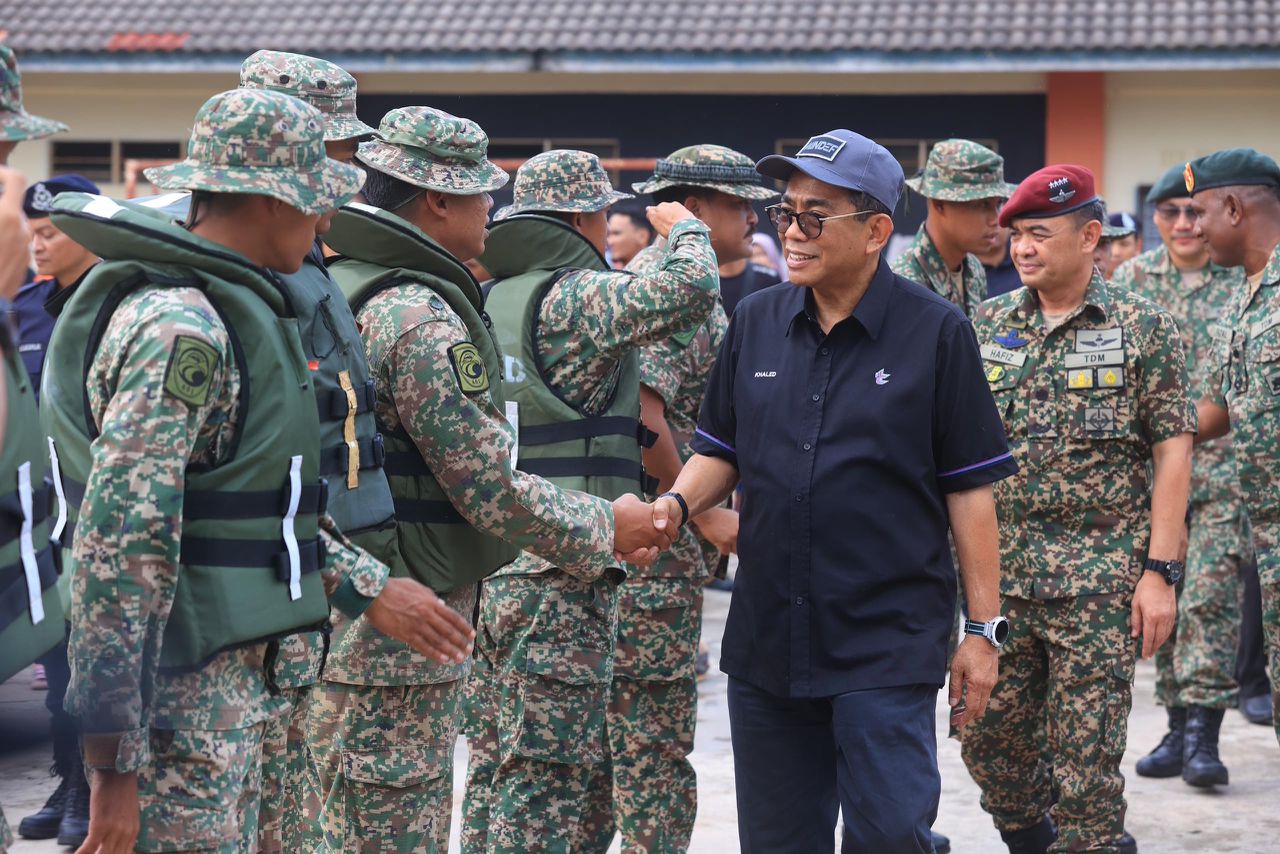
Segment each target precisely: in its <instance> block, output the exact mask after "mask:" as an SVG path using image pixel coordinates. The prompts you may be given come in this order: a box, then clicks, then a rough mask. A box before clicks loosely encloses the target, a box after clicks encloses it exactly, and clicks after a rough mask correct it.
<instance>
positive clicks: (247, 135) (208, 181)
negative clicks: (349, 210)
mask: <svg viewBox="0 0 1280 854" xmlns="http://www.w3.org/2000/svg"><path fill="white" fill-rule="evenodd" d="M145 174H146V176H147V180H148V181H150V182H151V183H152V184H154V185H155V186H157V187H159V188H160V189H162V190H207V191H209V192H213V193H250V194H252V195H258V196H270V197H271V198H273V199H279V200H280V201H282V202H285V203H287V204H289V205H292V206H293V207H295V208H297V209H298V210H300V211H302V212H303V213H308V214H318V213H324V212H326V211H330V210H333V209H334V208H338V207H341V206H342V205H344V204H346V203H347V202H348V201H350V200H351V199H352V198H353V197H354V196H355V194H356V193H358V192H359V191H360V187H361V186H363V185H364V173H363V172H361V171H360V170H359V169H357V168H356V167H354V166H349V165H347V164H346V163H339V162H338V161H337V160H331V159H329V157H327V156H326V155H325V151H324V118H323V116H321V115H320V111H319V110H317V109H316V108H315V107H312V106H309V105H307V104H304V103H303V102H302V101H299V100H298V99H297V98H293V97H290V96H289V95H285V94H283V93H280V92H270V91H266V90H259V89H232V90H231V91H230V92H222V93H221V94H218V95H214V96H213V97H212V98H210V99H209V100H208V101H205V102H204V106H202V107H201V108H200V112H198V113H196V120H195V126H194V127H192V128H191V141H190V142H189V143H188V144H187V159H186V160H183V161H181V162H179V163H174V164H172V165H170V166H157V167H155V168H152V169H148V170H146V172H145Z"/></svg>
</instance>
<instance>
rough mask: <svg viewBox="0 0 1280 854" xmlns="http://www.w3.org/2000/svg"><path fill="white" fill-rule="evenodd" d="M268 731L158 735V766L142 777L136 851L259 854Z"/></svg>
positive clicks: (154, 750)
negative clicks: (247, 853) (251, 853)
mask: <svg viewBox="0 0 1280 854" xmlns="http://www.w3.org/2000/svg"><path fill="white" fill-rule="evenodd" d="M265 730H266V724H265V723H261V724H256V725H255V726H251V727H245V728H243V729H228V730H183V729H179V730H165V729H152V730H151V734H150V739H151V762H150V763H149V764H148V765H145V766H143V767H142V769H140V770H139V771H138V805H139V807H140V809H141V820H142V827H141V830H140V832H139V834H138V841H137V843H136V846H135V847H136V850H138V851H145V852H153V851H154V852H159V851H189V852H197V851H198V852H217V854H234V852H240V851H253V850H254V849H255V847H256V845H257V841H258V809H259V806H260V804H261V802H262V751H263V733H264V732H265Z"/></svg>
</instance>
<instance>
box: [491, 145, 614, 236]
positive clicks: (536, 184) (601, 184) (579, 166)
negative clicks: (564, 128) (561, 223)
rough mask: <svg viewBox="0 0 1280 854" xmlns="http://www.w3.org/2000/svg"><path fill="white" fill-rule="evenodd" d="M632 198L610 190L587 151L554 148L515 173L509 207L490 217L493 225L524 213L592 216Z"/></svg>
mask: <svg viewBox="0 0 1280 854" xmlns="http://www.w3.org/2000/svg"><path fill="white" fill-rule="evenodd" d="M632 198H635V197H634V196H632V195H631V194H630V193H622V192H619V191H617V190H615V189H614V188H613V182H612V181H610V180H609V173H608V172H606V171H604V165H603V164H602V163H601V162H600V158H599V157H596V156H595V155H594V154H591V153H589V152H586V151H570V150H568V149H555V150H553V151H544V152H542V153H541V154H537V155H534V156H533V157H530V158H529V159H528V160H526V161H525V163H524V165H522V166H521V167H520V169H519V170H518V171H517V172H516V188H515V193H514V196H513V198H512V202H511V204H509V205H507V206H506V207H505V208H502V209H500V210H498V211H497V212H496V213H494V215H493V219H494V221H495V222H497V221H498V220H502V219H506V218H507V217H509V216H511V215H513V214H518V213H524V212H525V211H557V212H561V213H594V212H596V211H602V210H604V209H605V208H607V207H609V206H610V205H612V204H613V203H614V202H620V201H622V200H623V199H632Z"/></svg>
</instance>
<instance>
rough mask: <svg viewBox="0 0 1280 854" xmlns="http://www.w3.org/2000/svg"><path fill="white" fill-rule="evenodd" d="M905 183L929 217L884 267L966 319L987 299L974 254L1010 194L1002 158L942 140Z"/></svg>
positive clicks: (991, 233) (986, 241)
mask: <svg viewBox="0 0 1280 854" xmlns="http://www.w3.org/2000/svg"><path fill="white" fill-rule="evenodd" d="M906 184H907V186H908V187H910V188H911V189H913V190H915V191H916V192H917V193H919V194H920V195H922V196H924V197H925V199H926V200H927V201H926V204H927V205H928V209H929V212H928V215H927V216H926V218H925V221H924V222H923V223H921V224H920V230H919V231H917V232H916V236H915V239H914V240H912V241H911V245H910V246H908V247H907V248H906V250H905V251H904V252H903V253H902V254H901V255H899V256H898V257H897V258H895V259H893V263H892V264H891V265H890V266H891V267H892V268H893V272H895V273H897V274H898V275H899V276H902V277H903V278H904V279H910V280H911V281H913V282H919V283H920V284H922V285H926V286H927V287H929V288H932V289H933V292H934V293H936V294H938V296H941V297H944V298H945V299H948V300H950V301H951V302H952V303H954V304H955V305H957V306H958V307H959V308H960V310H961V311H963V312H964V313H965V316H966V317H970V318H972V317H973V316H974V314H976V313H977V310H978V306H979V305H980V304H981V303H982V301H983V300H984V299H986V298H987V274H986V271H985V270H983V268H982V262H981V261H979V260H978V257H977V256H976V255H975V254H974V253H975V252H982V251H984V250H986V249H987V247H988V246H990V245H991V242H992V240H994V239H995V237H996V234H997V229H996V216H997V215H998V214H999V213H1000V205H1001V204H1002V203H1003V202H1004V200H1005V199H1007V198H1009V196H1010V195H1011V194H1012V193H1013V191H1014V190H1015V189H1016V186H1015V185H1013V184H1007V183H1005V180H1004V158H1003V157H1001V156H1000V155H999V154H996V153H995V152H994V151H992V150H991V149H989V148H987V147H986V146H983V145H979V144H978V143H976V142H970V141H969V140H967V139H944V140H943V141H942V142H939V143H938V144H937V145H935V146H934V147H933V148H932V149H930V151H929V157H928V159H926V160H925V164H924V171H923V172H921V173H920V174H919V175H917V176H915V177H914V178H908V179H907V181H906Z"/></svg>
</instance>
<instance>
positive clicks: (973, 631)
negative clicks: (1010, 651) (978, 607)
mask: <svg viewBox="0 0 1280 854" xmlns="http://www.w3.org/2000/svg"><path fill="white" fill-rule="evenodd" d="M964 633H965V634H966V635H978V636H979V637H984V638H986V639H987V641H988V642H989V643H990V644H991V645H992V646H994V647H995V648H996V649H999V648H1000V647H1002V646H1004V642H1005V641H1006V640H1008V639H1009V621H1008V620H1006V619H1005V618H1004V617H996V618H994V619H992V620H988V621H987V622H985V623H982V622H979V621H977V620H965V621H964Z"/></svg>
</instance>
